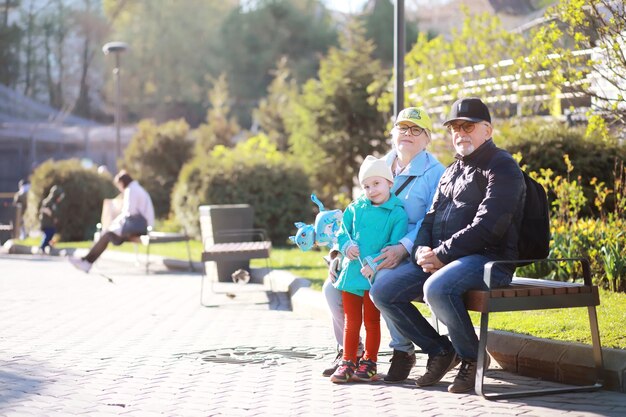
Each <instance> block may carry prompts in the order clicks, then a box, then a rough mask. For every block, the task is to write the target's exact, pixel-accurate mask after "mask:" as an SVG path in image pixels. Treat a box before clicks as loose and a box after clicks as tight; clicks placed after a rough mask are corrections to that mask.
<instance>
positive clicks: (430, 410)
mask: <svg viewBox="0 0 626 417" xmlns="http://www.w3.org/2000/svg"><path fill="white" fill-rule="evenodd" d="M107 278H110V279H112V280H113V283H111V282H109V280H108V279H107ZM199 288H200V277H199V275H196V274H187V273H171V272H165V271H159V270H157V271H156V273H153V274H151V275H149V276H146V275H145V274H144V269H143V268H142V267H140V266H136V265H133V264H126V263H120V262H113V261H110V260H106V259H103V260H101V261H100V262H99V264H97V265H96V267H95V268H94V270H93V271H92V273H91V274H89V275H86V274H83V273H82V272H79V271H77V270H75V269H74V268H73V267H71V266H70V265H69V263H67V262H66V261H64V260H63V259H62V258H57V257H34V256H6V255H0V416H11V417H13V416H73V415H84V416H113V415H120V416H301V415H302V416H307V415H311V416H327V415H358V416H364V415H373V416H379V415H380V416H385V417H391V416H463V417H469V416H484V415H498V416H546V415H550V416H563V415H564V416H618V415H622V416H623V415H624V414H625V413H626V395H624V394H620V393H615V392H608V391H601V392H596V393H583V394H580V393H578V394H561V395H554V396H546V397H535V398H528V399H518V400H509V401H501V402H490V401H486V400H483V399H482V398H481V397H479V396H477V395H474V394H471V395H452V394H448V393H447V392H446V384H445V383H441V384H439V385H437V386H435V387H431V388H428V389H419V388H417V387H415V386H414V385H413V384H412V383H410V381H409V382H407V383H406V384H404V385H386V384H384V383H382V382H377V383H373V384H347V385H335V384H332V383H330V382H329V380H328V379H327V378H324V377H322V376H321V371H322V369H323V368H324V366H325V365H326V364H327V363H328V362H329V361H330V360H331V359H332V357H333V356H334V352H333V350H332V348H331V347H330V345H331V342H330V341H331V331H330V327H329V325H328V323H326V322H325V321H322V320H311V319H306V318H303V317H302V316H298V315H297V314H295V313H292V312H290V311H289V310H288V308H289V305H288V304H289V302H288V300H287V299H286V297H284V296H281V297H278V296H275V295H274V296H271V297H268V295H267V293H266V292H265V291H264V289H263V288H262V287H260V286H258V285H254V284H248V285H247V286H235V284H219V286H218V288H216V289H217V290H219V291H224V292H226V293H228V294H215V295H211V296H210V297H209V298H208V299H207V301H208V303H209V304H211V305H213V307H209V308H207V307H202V306H200V304H199ZM387 342H388V341H387V340H384V341H383V346H386V343H387ZM389 354H390V352H389V350H388V349H384V350H383V352H382V355H381V358H380V363H381V371H385V370H386V369H387V361H388V359H389ZM418 356H420V358H419V360H418V364H417V366H416V368H415V370H414V371H413V374H412V377H415V376H417V375H419V374H421V373H422V372H423V369H424V366H425V359H424V358H423V355H418ZM489 372H490V376H491V377H492V378H491V379H490V380H489V381H490V383H495V384H499V385H506V384H509V383H510V382H511V381H514V382H515V383H519V384H536V383H537V381H535V380H532V379H527V378H520V377H516V376H514V375H511V374H508V373H504V372H502V371H497V370H496V371H489ZM451 377H452V373H451V374H449V375H448V377H447V378H446V379H445V380H444V382H450V378H451ZM365 413H367V414H365Z"/></svg>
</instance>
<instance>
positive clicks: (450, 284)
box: [370, 255, 512, 361]
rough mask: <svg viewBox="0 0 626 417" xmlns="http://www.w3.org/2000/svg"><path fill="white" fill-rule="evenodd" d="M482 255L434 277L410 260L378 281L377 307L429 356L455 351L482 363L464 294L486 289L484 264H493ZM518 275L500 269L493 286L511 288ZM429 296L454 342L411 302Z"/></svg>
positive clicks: (374, 290)
mask: <svg viewBox="0 0 626 417" xmlns="http://www.w3.org/2000/svg"><path fill="white" fill-rule="evenodd" d="M491 260H492V259H489V258H487V257H485V256H482V255H470V256H465V257H463V258H460V259H457V260H455V261H453V262H450V263H449V264H447V265H445V266H444V267H443V268H441V269H440V270H439V271H437V272H435V273H434V274H432V275H431V274H427V273H425V272H424V271H423V270H422V269H421V268H420V267H418V266H417V265H415V263H413V262H410V263H407V264H404V265H402V266H401V267H398V268H396V269H395V270H394V273H393V274H391V273H390V274H387V275H386V276H384V277H382V279H377V280H376V281H375V282H374V285H373V286H372V289H371V290H370V297H371V298H372V300H373V301H374V304H376V306H377V307H378V309H379V310H380V311H381V313H383V315H384V316H386V317H387V318H388V319H389V320H391V321H393V323H394V324H395V325H396V327H397V328H398V329H399V330H400V332H402V333H403V334H404V335H405V336H406V337H408V338H409V339H411V340H412V341H413V342H414V343H415V344H416V345H418V346H419V347H421V348H422V350H423V351H424V352H425V353H427V354H428V355H429V356H433V355H438V354H442V353H446V352H448V351H450V349H451V348H454V350H455V351H456V353H457V354H458V355H459V356H460V357H461V358H462V359H465V360H469V361H476V358H477V357H478V337H477V336H476V332H475V331H474V326H473V325H472V322H471V320H470V318H469V314H468V312H467V310H466V309H465V304H464V303H463V294H464V293H466V292H467V291H469V290H473V289H486V285H485V283H484V281H483V271H484V266H485V264H486V263H487V262H489V261H491ZM511 276H512V272H511V271H509V270H506V269H504V268H494V269H493V272H492V279H491V282H492V286H502V285H507V284H508V283H510V282H511ZM418 297H424V299H425V301H426V303H428V304H429V305H430V308H431V309H432V311H433V313H434V314H435V316H437V318H438V319H439V320H441V322H443V323H444V324H445V325H446V327H447V328H448V333H449V335H450V340H448V338H447V337H445V336H441V335H439V334H438V333H437V332H436V331H435V329H434V328H433V327H432V326H431V325H430V323H429V322H428V321H427V320H426V319H425V318H424V317H423V316H422V314H421V313H420V312H419V310H418V309H417V308H416V307H415V306H414V305H413V304H412V303H411V302H412V301H413V300H414V299H415V298H418Z"/></svg>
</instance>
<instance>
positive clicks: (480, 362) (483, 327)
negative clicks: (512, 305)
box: [474, 313, 489, 398]
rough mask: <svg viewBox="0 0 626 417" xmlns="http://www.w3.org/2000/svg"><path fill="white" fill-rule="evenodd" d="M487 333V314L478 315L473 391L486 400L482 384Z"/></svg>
mask: <svg viewBox="0 0 626 417" xmlns="http://www.w3.org/2000/svg"><path fill="white" fill-rule="evenodd" d="M488 333H489V313H481V315H480V332H479V333H478V358H477V359H476V360H477V364H476V381H475V385H474V390H475V391H476V394H478V395H482V396H483V397H485V398H487V396H488V395H489V394H485V392H484V389H483V383H484V382H485V359H486V355H488V353H487V335H488Z"/></svg>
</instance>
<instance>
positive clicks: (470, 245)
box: [370, 98, 526, 393]
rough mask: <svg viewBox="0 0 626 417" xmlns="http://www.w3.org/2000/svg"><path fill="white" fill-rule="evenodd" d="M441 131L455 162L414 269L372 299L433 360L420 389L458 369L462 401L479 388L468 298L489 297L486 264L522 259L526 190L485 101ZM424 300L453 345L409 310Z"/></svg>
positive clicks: (468, 102) (466, 103)
mask: <svg viewBox="0 0 626 417" xmlns="http://www.w3.org/2000/svg"><path fill="white" fill-rule="evenodd" d="M444 126H446V127H447V128H448V130H449V131H450V134H451V137H452V145H453V146H454V148H455V150H456V161H455V162H454V163H452V164H451V165H450V166H449V167H448V168H447V169H446V172H445V173H444V174H443V176H442V177H441V180H440V181H439V185H438V186H437V193H436V194H435V199H434V201H433V205H432V208H431V209H430V210H429V211H428V213H427V214H426V217H425V218H424V221H423V222H422V225H421V227H420V230H419V233H418V235H417V239H416V240H415V244H414V247H413V252H412V258H413V262H410V263H406V264H404V265H403V266H401V267H400V268H398V269H397V271H396V273H394V274H393V275H392V274H388V275H386V276H385V277H384V278H379V279H377V280H376V281H375V282H374V284H373V285H372V288H371V290H370V295H371V297H372V300H374V303H375V304H376V306H377V307H378V308H379V309H380V311H381V312H382V314H383V315H384V316H385V317H386V318H387V319H388V320H391V321H392V322H393V323H394V324H395V325H396V327H397V328H398V329H399V330H400V331H401V332H402V333H403V334H404V335H405V336H406V337H408V338H410V339H411V340H412V341H413V342H414V343H415V344H416V345H418V346H419V347H421V348H422V350H423V351H424V352H425V353H426V354H428V361H427V364H426V372H425V373H424V374H423V375H422V376H421V377H419V378H418V379H417V381H416V384H417V385H418V386H420V387H424V386H430V385H434V384H436V383H437V382H439V381H440V380H441V379H442V378H443V377H444V376H445V374H446V373H447V372H448V371H450V370H451V369H452V368H454V367H455V366H456V365H457V364H458V363H459V362H461V367H460V369H459V371H458V374H457V376H456V378H455V379H454V382H453V383H452V384H451V385H450V386H448V391H449V392H454V393H461V392H467V391H470V390H472V389H473V388H474V381H475V377H476V369H477V364H476V362H477V358H478V338H477V336H476V332H475V330H474V326H473V325H472V321H471V320H470V317H469V314H468V312H467V310H466V309H465V304H464V302H463V294H465V293H466V292H467V291H469V290H477V289H478V290H485V289H487V286H486V285H485V282H484V281H483V273H484V266H485V264H487V263H488V262H490V261H496V260H515V259H518V250H517V243H518V238H519V230H520V223H521V218H522V210H523V207H524V196H525V190H526V185H525V182H524V177H523V174H522V171H521V169H520V168H519V166H518V164H517V162H515V160H514V159H513V158H512V157H511V155H510V154H509V153H508V152H506V151H504V150H502V149H499V148H498V147H497V146H496V145H495V143H494V142H493V140H492V133H493V127H492V125H491V115H490V113H489V109H488V108H487V106H486V105H485V104H484V103H483V102H482V101H481V100H480V99H478V98H465V99H460V100H457V101H456V102H455V103H454V104H453V105H452V109H451V110H450V114H449V116H448V119H447V120H446V121H445V122H444ZM514 269H515V268H514V267H511V266H500V265H499V266H497V267H494V269H493V276H492V283H493V285H494V286H504V285H508V284H509V283H510V282H511V278H512V276H513V272H514ZM420 296H423V297H424V300H425V301H426V303H427V304H428V305H429V306H430V308H431V309H432V311H433V313H434V314H435V316H436V317H437V318H438V319H439V320H441V321H442V322H443V323H444V324H445V325H446V327H447V329H448V333H449V335H450V338H449V339H448V337H446V336H441V335H439V334H438V333H437V331H435V329H434V328H433V327H432V326H431V324H430V323H429V322H428V321H427V320H426V319H425V318H424V317H423V316H422V314H421V313H420V312H419V310H418V309H417V308H416V307H415V305H413V304H412V301H413V300H415V299H416V298H418V297H420ZM487 358H488V357H487ZM487 367H488V363H487V364H486V366H485V368H487Z"/></svg>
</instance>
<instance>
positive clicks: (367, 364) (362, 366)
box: [354, 359, 378, 381]
mask: <svg viewBox="0 0 626 417" xmlns="http://www.w3.org/2000/svg"><path fill="white" fill-rule="evenodd" d="M377 373H378V371H377V369H376V362H374V361H371V360H369V359H362V360H361V362H359V369H357V370H356V372H355V373H354V379H356V380H357V381H373V380H374V379H376V374H377Z"/></svg>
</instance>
